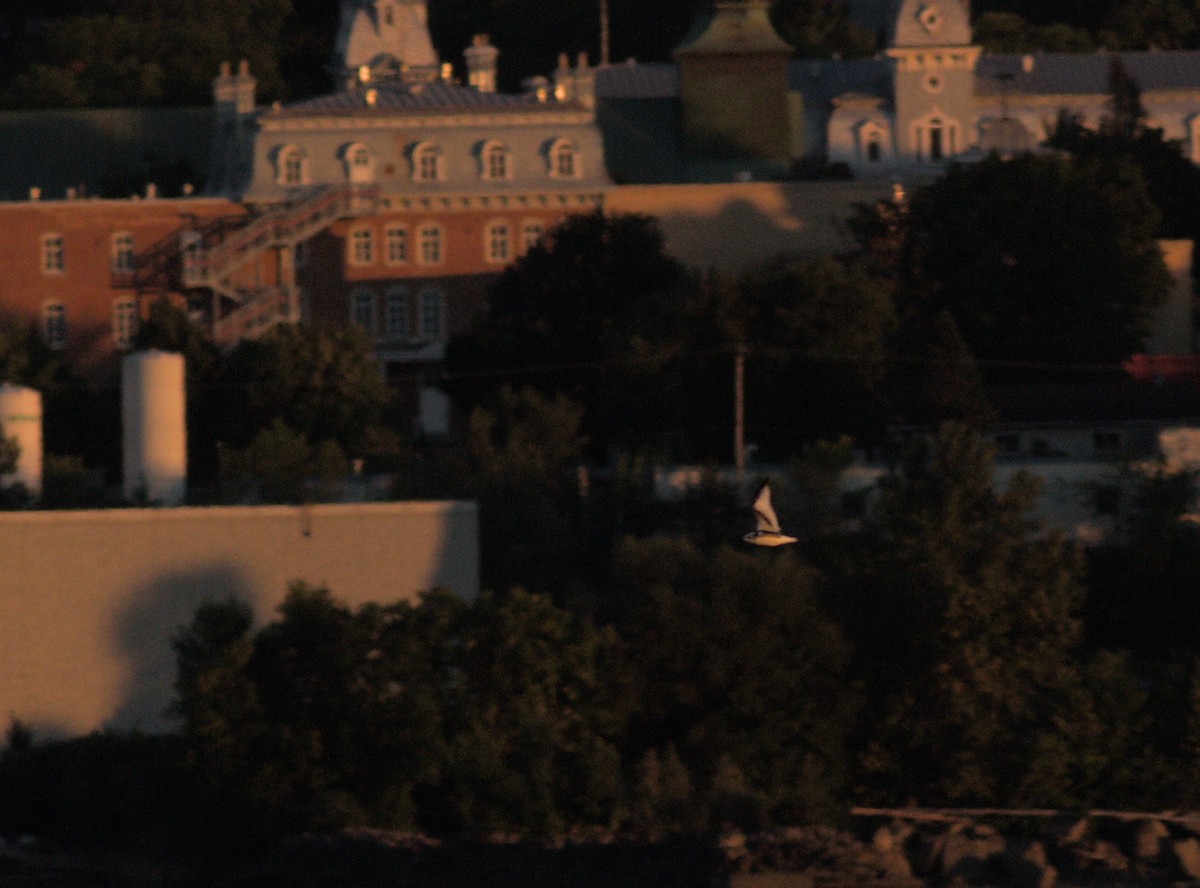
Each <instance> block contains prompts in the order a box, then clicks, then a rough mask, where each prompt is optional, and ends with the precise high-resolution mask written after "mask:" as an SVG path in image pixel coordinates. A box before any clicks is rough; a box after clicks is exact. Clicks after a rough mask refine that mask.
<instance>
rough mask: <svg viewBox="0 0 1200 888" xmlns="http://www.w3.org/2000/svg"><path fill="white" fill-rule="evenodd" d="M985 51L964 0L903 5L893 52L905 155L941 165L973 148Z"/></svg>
mask: <svg viewBox="0 0 1200 888" xmlns="http://www.w3.org/2000/svg"><path fill="white" fill-rule="evenodd" d="M980 51H981V50H980V47H978V46H972V45H971V22H970V18H969V15H968V12H967V6H966V3H965V2H964V0H903V2H902V3H900V5H899V8H898V9H897V12H896V15H895V18H894V19H893V20H892V27H891V33H890V35H889V40H888V49H887V55H888V56H889V57H890V58H891V59H892V60H893V64H894V66H895V67H894V75H893V77H894V80H893V82H894V91H895V103H896V106H895V107H896V146H897V153H898V154H899V155H900V156H901V157H906V158H909V159H910V160H913V161H916V162H918V163H938V162H940V161H942V160H944V159H945V158H949V157H952V156H954V155H955V154H958V153H959V152H961V151H963V150H964V149H965V148H967V147H968V143H969V142H970V141H972V139H971V134H970V133H969V132H968V131H967V122H968V120H970V117H971V109H972V104H973V98H974V91H975V65H976V63H977V62H978V61H979V55H980Z"/></svg>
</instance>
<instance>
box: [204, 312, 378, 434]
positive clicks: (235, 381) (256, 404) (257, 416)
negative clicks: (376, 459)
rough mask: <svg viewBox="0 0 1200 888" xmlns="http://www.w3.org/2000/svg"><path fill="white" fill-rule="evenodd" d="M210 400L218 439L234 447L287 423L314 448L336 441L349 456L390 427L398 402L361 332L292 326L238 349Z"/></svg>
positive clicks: (223, 365) (212, 385)
mask: <svg viewBox="0 0 1200 888" xmlns="http://www.w3.org/2000/svg"><path fill="white" fill-rule="evenodd" d="M203 394H204V395H205V397H206V400H205V407H206V409H207V410H208V411H209V412H210V414H211V415H212V416H213V417H214V420H215V421H214V431H213V438H214V439H215V440H218V441H222V442H224V443H225V444H227V445H229V446H232V447H235V448H237V447H244V446H246V445H247V444H248V443H249V442H250V441H251V440H253V438H254V436H255V435H257V434H258V433H259V432H261V431H262V430H263V429H265V428H267V427H269V426H270V425H271V424H272V423H273V422H275V421H276V420H279V421H281V422H282V423H284V424H286V425H287V426H288V427H289V428H290V429H292V430H293V431H294V432H296V433H298V434H300V435H302V436H303V437H304V438H305V439H306V440H307V441H308V442H309V443H310V444H312V445H316V444H318V443H319V442H321V441H336V442H337V444H338V446H339V447H341V448H342V450H343V451H344V452H346V453H354V452H355V451H356V449H357V447H358V445H359V444H360V442H362V441H363V439H364V437H365V436H366V435H367V433H368V430H370V429H372V428H373V427H375V426H377V425H379V424H380V423H381V422H382V421H383V419H384V415H385V410H386V408H387V407H388V404H389V399H390V394H389V391H388V388H387V385H386V383H385V382H384V380H383V375H382V373H381V372H380V369H379V366H378V364H377V362H376V360H375V358H374V356H373V355H372V352H371V344H370V343H369V342H368V340H367V338H366V336H365V334H363V332H362V331H361V330H359V329H357V328H354V327H348V328H346V329H345V330H339V331H328V330H312V329H307V328H303V327H297V326H293V325H289V324H283V325H279V326H277V327H275V328H274V329H273V330H271V331H270V332H269V333H268V334H267V335H265V336H263V337H262V338H260V339H256V340H249V341H245V342H242V343H241V344H240V345H238V347H237V348H236V349H234V351H232V352H231V353H230V354H229V355H227V356H226V357H225V358H224V359H222V360H221V361H220V363H219V364H218V365H217V366H216V367H215V369H214V372H213V375H212V379H211V380H210V382H209V387H208V390H207V391H206V392H204V393H203Z"/></svg>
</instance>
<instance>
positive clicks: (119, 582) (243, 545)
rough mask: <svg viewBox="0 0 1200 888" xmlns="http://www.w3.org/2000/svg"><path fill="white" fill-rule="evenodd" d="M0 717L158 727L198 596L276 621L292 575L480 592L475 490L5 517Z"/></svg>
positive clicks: (50, 723) (46, 727)
mask: <svg viewBox="0 0 1200 888" xmlns="http://www.w3.org/2000/svg"><path fill="white" fill-rule="evenodd" d="M0 565H2V566H0V721H7V719H9V718H10V717H16V718H18V719H20V720H22V721H23V722H24V723H26V724H28V725H30V726H31V727H32V728H33V729H34V730H35V731H36V732H38V733H39V734H43V735H44V734H45V733H50V734H60V735H61V734H67V735H73V734H81V733H86V732H89V731H93V730H97V729H101V728H105V727H113V728H117V729H128V728H140V729H144V730H151V731H153V730H162V729H164V728H167V727H169V724H170V722H169V721H168V719H167V718H166V717H165V713H166V711H167V709H168V707H169V705H170V702H171V699H172V691H171V687H172V682H173V681H174V676H175V668H174V654H173V651H172V649H171V638H172V636H173V635H174V634H175V633H176V632H177V631H178V629H179V628H180V627H182V626H186V625H187V624H188V623H190V621H191V618H192V615H193V614H194V612H195V609H196V607H197V606H198V605H199V604H200V603H201V602H203V601H206V600H220V599H224V598H227V597H229V596H236V597H238V598H240V599H242V600H243V601H245V602H247V603H248V604H250V605H251V606H252V607H253V608H254V611H255V614H256V616H257V618H258V619H259V620H260V621H263V622H265V621H268V620H270V619H271V618H272V617H273V616H274V613H275V610H276V608H277V606H278V605H279V603H280V602H281V601H282V600H283V598H284V597H285V595H286V594H287V589H288V585H289V584H290V583H291V582H293V581H295V580H303V581H305V582H307V583H309V584H311V585H321V586H325V587H327V588H328V589H329V590H330V592H332V594H333V595H334V597H335V598H337V599H338V600H339V601H342V602H344V603H346V604H347V605H351V606H357V605H360V604H363V603H365V602H369V601H377V602H385V603H387V602H394V601H397V600H408V601H413V600H416V598H417V596H418V594H419V593H420V592H422V591H425V590H428V589H431V588H434V587H439V586H441V587H446V588H449V589H450V590H451V591H453V592H455V593H457V594H459V595H462V596H465V597H474V596H475V595H476V594H477V593H478V591H479V521H478V510H477V507H476V506H475V504H474V503H463V502H429V503H377V504H359V505H327V506H305V507H290V506H264V507H251V508H245V507H236V508H186V509H163V510H154V509H129V510H116V511H89V512H24V513H6V514H0Z"/></svg>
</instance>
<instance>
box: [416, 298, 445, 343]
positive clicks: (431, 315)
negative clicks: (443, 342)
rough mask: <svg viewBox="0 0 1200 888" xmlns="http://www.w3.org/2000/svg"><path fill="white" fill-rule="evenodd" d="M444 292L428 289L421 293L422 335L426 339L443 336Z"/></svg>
mask: <svg viewBox="0 0 1200 888" xmlns="http://www.w3.org/2000/svg"><path fill="white" fill-rule="evenodd" d="M442 326H443V325H442V294H441V293H440V292H438V291H437V290H426V291H425V292H424V293H422V294H421V336H422V338H424V339H434V340H436V339H441V338H442Z"/></svg>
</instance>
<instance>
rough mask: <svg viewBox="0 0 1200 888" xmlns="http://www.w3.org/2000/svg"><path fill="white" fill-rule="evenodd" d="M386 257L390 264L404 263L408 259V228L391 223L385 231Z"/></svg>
mask: <svg viewBox="0 0 1200 888" xmlns="http://www.w3.org/2000/svg"><path fill="white" fill-rule="evenodd" d="M384 258H385V260H386V261H387V264H388V265H403V264H404V263H405V262H407V261H408V230H407V229H406V228H404V226H402V225H389V226H388V228H387V231H386V232H384Z"/></svg>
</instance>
